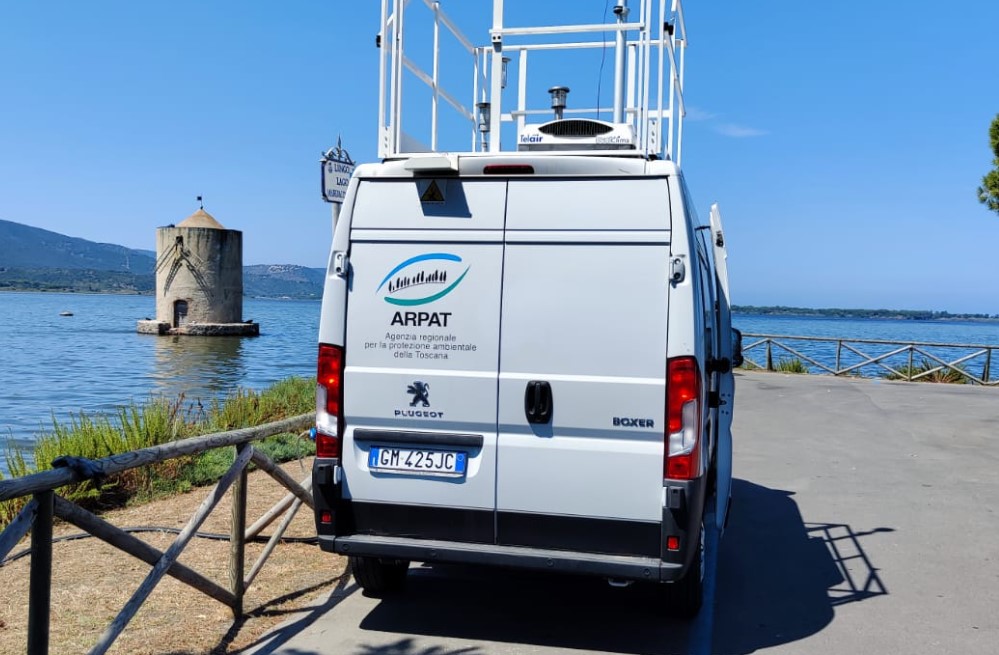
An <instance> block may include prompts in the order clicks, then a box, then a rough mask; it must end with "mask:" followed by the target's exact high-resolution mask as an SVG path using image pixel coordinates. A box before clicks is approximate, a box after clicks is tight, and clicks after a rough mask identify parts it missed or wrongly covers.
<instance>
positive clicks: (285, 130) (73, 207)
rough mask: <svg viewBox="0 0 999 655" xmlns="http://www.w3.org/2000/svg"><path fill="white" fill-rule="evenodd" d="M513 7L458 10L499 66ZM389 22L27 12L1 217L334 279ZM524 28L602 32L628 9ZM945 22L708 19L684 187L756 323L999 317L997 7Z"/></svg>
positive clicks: (696, 55) (1, 75) (344, 10)
mask: <svg viewBox="0 0 999 655" xmlns="http://www.w3.org/2000/svg"><path fill="white" fill-rule="evenodd" d="M417 4H419V3H418V0H414V5H417ZM490 4H491V3H488V2H484V1H483V2H475V3H472V2H470V1H469V0H460V1H459V0H444V2H443V5H444V7H445V9H446V10H448V11H451V12H453V13H455V14H456V15H457V16H458V17H459V20H461V21H462V22H463V24H469V25H470V29H469V33H470V35H471V36H473V38H474V39H475V40H476V41H477V42H484V41H485V40H486V38H487V35H486V32H485V31H478V32H476V31H475V29H474V27H476V26H477V27H480V28H485V26H487V25H488V22H489V14H490V10H489V6H490ZM610 4H611V5H613V0H610ZM633 4H634V3H633ZM378 5H379V3H378V2H376V1H375V0H358V1H356V2H346V1H343V0H336V1H331V2H320V1H319V0H313V1H307V0H301V1H298V2H285V3H277V2H257V1H244V2H234V1H228V0H224V1H222V0H220V1H218V2H192V1H189V0H178V1H175V2H170V3H145V2H134V1H123V0H109V1H106V2H101V3H79V2H68V1H59V2H21V3H5V5H4V7H3V9H2V13H0V98H2V101H0V218H2V219H6V220H13V221H18V222H22V223H27V224H29V225H35V226H38V227H43V228H46V229H50V230H55V231H58V232H62V233H65V234H70V235H73V236H79V237H83V238H87V239H92V240H95V241H106V242H113V243H121V244H124V245H128V246H132V247H137V248H148V249H151V248H153V245H154V230H155V228H156V227H157V226H159V225H164V224H167V223H173V222H176V221H178V220H181V219H183V218H184V217H185V216H187V215H188V214H190V213H191V212H192V211H194V210H195V209H196V208H197V204H196V203H195V200H194V198H195V196H197V195H199V194H202V195H204V196H205V206H206V209H208V210H209V211H210V212H212V213H213V214H214V215H215V216H216V218H218V219H219V220H220V221H221V222H222V223H223V224H225V225H226V226H227V227H232V228H235V229H241V230H243V231H244V242H245V252H244V260H245V262H246V263H294V264H302V265H307V266H324V265H325V263H326V258H327V249H328V243H329V237H330V210H329V206H328V205H326V204H325V203H324V202H323V201H322V200H321V198H320V193H319V180H318V163H317V161H318V158H319V155H320V154H321V152H322V151H323V150H325V149H326V148H328V147H329V146H331V145H332V144H333V143H334V142H335V140H336V136H337V134H343V137H344V142H345V145H346V146H347V147H348V148H349V149H350V151H351V153H352V154H353V156H354V158H355V159H357V160H359V161H373V160H374V159H375V158H376V147H375V146H376V109H377V98H378V94H377V70H378V69H377V64H378V62H377V52H378V51H377V50H376V49H375V47H374V35H375V33H376V32H377V30H378ZM507 5H508V12H507V14H508V22H509V23H510V24H521V25H522V24H526V23H529V22H532V23H546V22H578V23H582V22H597V21H599V20H600V19H601V17H602V16H603V13H604V10H605V5H606V0H572V1H570V0H546V1H545V2H543V3H541V2H537V1H527V0H507ZM943 7H944V8H941V5H940V4H939V3H936V2H930V1H929V0H906V1H904V2H903V1H902V0H882V1H881V2H877V3H853V4H850V3H846V4H844V3H828V2H823V3H817V2H804V1H802V0H779V1H778V0H762V1H758V2H752V3H750V2H720V1H717V0H715V1H713V2H709V1H707V0H687V4H686V13H687V24H688V28H689V31H690V42H691V43H690V49H689V50H688V59H687V62H688V69H687V92H686V97H687V102H688V104H689V106H690V108H691V113H690V116H689V118H690V119H691V120H689V121H688V123H687V126H686V131H685V135H684V162H683V163H684V168H685V170H686V174H687V179H688V183H689V184H690V187H691V189H692V191H693V194H694V197H695V200H696V202H697V204H698V208H699V211H700V212H701V213H702V214H706V212H707V209H708V207H709V205H710V203H711V202H716V201H717V202H719V203H721V207H722V211H723V215H724V217H725V222H726V227H727V230H728V233H729V234H728V241H729V246H730V253H731V254H730V269H731V275H732V286H733V293H734V298H735V301H736V302H738V303H741V304H784V305H803V306H813V307H829V306H839V307H868V308H877V307H891V308H913V309H945V310H949V311H952V312H959V311H973V312H988V313H999V292H997V287H999V268H997V265H996V258H995V256H994V253H995V252H996V244H997V243H999V216H996V215H994V214H990V213H989V212H987V211H986V210H985V209H984V207H982V206H981V205H979V204H978V202H977V200H976V199H975V193H974V191H975V187H976V186H977V184H978V182H979V180H980V179H981V177H982V175H984V174H985V172H986V171H987V170H988V168H989V166H990V153H989V150H988V138H987V131H988V125H989V122H990V121H991V120H992V118H993V117H994V116H995V115H996V113H999V83H997V81H999V77H997V73H996V71H995V69H994V65H995V62H996V61H997V60H999V57H997V55H999V39H996V38H995V32H994V28H995V26H996V25H999V3H997V2H994V1H992V0H957V1H955V2H952V3H948V4H947V5H944V6H943ZM421 9H422V7H416V10H421ZM414 11H415V10H414ZM559 15H562V16H564V17H565V18H563V19H561V20H559V19H557V18H556V17H557V16H559ZM612 61H613V54H612V53H608V59H607V62H606V65H605V76H606V73H608V72H609V69H610V67H611V62H612ZM450 64H451V61H450V60H449V62H448V65H450ZM598 66H599V57H594V58H591V60H590V61H589V62H588V63H586V64H585V65H583V66H579V67H573V69H572V70H571V71H569V70H566V69H560V68H557V67H555V66H552V67H550V68H549V69H548V72H547V74H544V75H539V76H538V77H537V78H536V79H537V84H538V87H539V88H538V89H537V91H536V93H537V94H538V96H539V97H540V100H541V101H543V100H544V99H545V98H546V97H547V96H546V94H545V93H544V91H545V90H546V89H547V87H548V86H549V85H551V84H554V83H562V82H565V83H568V84H569V85H570V86H573V94H571V95H570V103H572V102H573V101H576V102H579V103H580V104H582V103H583V102H589V103H592V102H593V100H587V98H588V96H587V94H589V98H592V97H593V95H594V93H593V90H592V89H586V88H585V87H586V84H585V81H592V80H595V79H596V78H597V71H598V70H599V69H598ZM577 80H582V81H584V83H583V86H580V82H579V81H577ZM591 86H592V85H591ZM603 94H604V95H603V97H604V99H605V103H609V100H610V89H609V85H608V84H607V83H604V85H603Z"/></svg>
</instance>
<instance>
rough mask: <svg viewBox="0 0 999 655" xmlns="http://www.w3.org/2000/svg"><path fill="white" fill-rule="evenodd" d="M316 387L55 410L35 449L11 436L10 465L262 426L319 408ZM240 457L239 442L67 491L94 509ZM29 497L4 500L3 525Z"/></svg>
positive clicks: (305, 384)
mask: <svg viewBox="0 0 999 655" xmlns="http://www.w3.org/2000/svg"><path fill="white" fill-rule="evenodd" d="M315 393H316V383H315V380H314V379H308V378H288V379H286V380H282V381H280V382H278V383H276V384H274V385H273V386H271V387H269V388H267V389H265V390H263V391H260V392H256V391H247V390H242V389H241V390H238V391H236V392H235V393H233V394H232V395H231V396H229V397H228V398H225V399H223V400H217V401H213V402H212V403H211V404H210V405H209V407H208V408H207V409H204V408H201V406H200V404H199V405H198V406H197V407H198V408H197V409H195V408H194V407H192V406H191V405H190V404H189V403H187V402H186V401H185V399H184V398H183V397H180V398H177V399H176V400H173V401H168V400H163V399H152V400H150V401H149V402H147V403H144V404H142V405H137V404H132V405H129V406H127V407H121V408H119V409H118V412H117V413H116V414H113V415H106V414H87V413H86V412H81V413H80V414H79V415H77V416H74V417H72V418H71V419H70V421H69V422H68V423H61V422H59V421H57V420H56V419H55V418H54V417H53V419H52V429H51V430H50V431H49V432H46V433H43V434H41V435H40V436H39V437H38V438H37V439H36V440H35V442H34V444H33V445H32V446H30V447H29V448H25V447H22V446H18V445H16V444H15V443H14V442H13V441H12V440H8V441H7V444H6V447H5V457H6V460H7V467H8V469H9V470H10V472H11V475H12V476H13V477H21V476H24V475H30V474H32V473H37V472H39V471H44V470H48V469H50V468H52V465H51V462H52V460H54V459H55V458H56V457H59V456H61V455H71V456H76V457H86V458H87V459H100V458H102V457H108V456H110V455H115V454H118V453H123V452H128V451H131V450H138V449H140V448H147V447H149V446H157V445H160V444H163V443H167V442H169V441H175V440H177V439H184V438H187V437H193V436H197V435H202V434H210V433H213V432H223V431H226V430H233V429H237V428H244V427H251V426H256V425H261V424H263V423H269V422H272V421H277V420H280V419H283V418H288V417H291V416H296V415H298V414H304V413H306V412H309V411H312V410H313V409H314V408H315ZM254 447H255V448H258V449H260V450H261V451H262V452H263V453H265V454H266V455H267V456H268V457H270V458H271V459H273V460H275V461H279V462H283V461H289V460H292V459H297V458H300V457H304V456H307V455H310V454H312V453H314V451H315V447H314V445H313V443H312V442H311V441H309V440H308V439H303V438H301V437H300V436H299V435H293V434H280V435H274V436H272V437H268V438H267V439H264V440H262V441H258V442H255V444H254ZM234 458H235V448H216V449H214V450H210V451H208V452H205V453H201V454H199V455H192V456H186V457H178V458H174V459H171V460H167V461H165V462H161V463H159V464H153V465H150V466H144V467H140V468H135V469H130V470H128V471H123V472H122V473H119V474H116V475H112V476H108V478H107V479H105V480H104V482H103V484H102V485H101V486H100V487H99V488H98V487H97V486H96V485H95V484H94V482H92V481H90V480H88V481H85V482H82V483H79V484H76V485H72V486H70V487H67V488H64V489H62V490H61V491H60V494H61V495H63V496H64V497H66V498H67V499H69V500H71V501H73V502H76V503H78V504H80V505H82V506H84V507H88V508H90V509H96V510H104V509H109V508H112V507H120V506H123V505H125V504H127V503H129V502H132V501H144V500H148V499H149V498H152V497H157V496H162V495H168V494H174V493H178V492H183V491H187V490H189V489H191V488H193V487H197V486H202V485H206V484H212V483H214V482H215V481H216V480H218V478H219V477H220V476H221V475H222V473H224V472H225V470H226V469H227V468H228V467H229V466H230V465H231V464H232V462H233V460H234ZM2 478H3V475H2V474H0V479H2ZM25 502H27V499H26V498H17V499H12V500H8V501H2V502H0V528H2V527H3V526H4V525H6V524H7V523H9V522H10V521H11V520H12V519H13V518H14V517H15V516H16V515H17V512H19V511H20V510H21V507H23V506H24V504H25Z"/></svg>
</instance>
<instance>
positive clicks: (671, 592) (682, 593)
mask: <svg viewBox="0 0 999 655" xmlns="http://www.w3.org/2000/svg"><path fill="white" fill-rule="evenodd" d="M704 555H705V553H704V518H703V517H702V518H701V529H700V532H699V533H698V535H697V547H696V548H695V551H694V558H693V560H692V561H691V562H690V566H688V567H687V572H686V573H684V575H683V577H682V578H680V579H679V580H677V581H675V582H671V583H669V584H667V585H665V586H664V587H663V589H662V592H663V593H662V595H663V600H664V602H665V609H666V612H667V614H669V615H670V616H675V617H679V618H684V619H692V618H694V617H695V616H697V613H698V612H699V611H700V610H701V603H702V602H703V601H704V562H705V558H704Z"/></svg>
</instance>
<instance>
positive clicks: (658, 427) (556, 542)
mask: <svg viewBox="0 0 999 655" xmlns="http://www.w3.org/2000/svg"><path fill="white" fill-rule="evenodd" d="M669 226H670V212H669V191H668V187H667V179H666V178H665V177H661V178H649V177H643V178H634V177H632V178H587V179H551V178H548V179H545V178H538V179H512V180H511V181H510V183H509V189H508V194H507V220H506V233H505V240H506V255H505V261H504V273H503V290H502V299H503V308H502V318H501V348H500V371H499V426H498V427H499V442H498V448H497V451H498V462H497V479H496V488H497V492H496V493H497V496H496V503H497V542H498V543H499V544H501V545H515V546H530V547H537V548H549V549H563V550H573V551H581V552H593V553H611V554H621V555H644V556H648V557H655V558H658V557H659V556H660V554H661V534H660V532H661V521H662V512H663V503H662V496H663V430H664V425H663V420H664V415H665V371H666V321H667V303H668V300H669V298H668V287H669V282H668V280H669V275H668V270H667V269H668V263H669V237H670V230H669Z"/></svg>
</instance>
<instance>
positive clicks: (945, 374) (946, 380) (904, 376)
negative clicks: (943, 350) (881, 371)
mask: <svg viewBox="0 0 999 655" xmlns="http://www.w3.org/2000/svg"><path fill="white" fill-rule="evenodd" d="M939 367H940V365H939V364H936V363H934V362H931V361H929V360H927V359H923V360H922V361H920V362H919V363H918V364H913V365H912V366H909V365H908V364H903V365H902V366H896V367H895V370H897V371H898V373H892V372H888V374H887V375H885V378H886V379H888V380H912V381H913V382H935V383H938V384H968V382H969V381H970V380H969V379H968V378H967V377H966V376H965V375H964V374H963V373H962V372H961V368H960V367H950V366H945V367H943V368H940V370H939V371H933V372H932V373H930V374H929V375H923V376H922V377H920V378H916V376H917V375H921V374H924V373H926V372H928V371H932V370H933V369H935V368H939Z"/></svg>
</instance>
